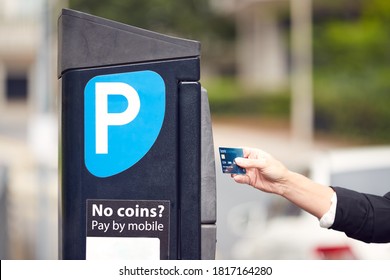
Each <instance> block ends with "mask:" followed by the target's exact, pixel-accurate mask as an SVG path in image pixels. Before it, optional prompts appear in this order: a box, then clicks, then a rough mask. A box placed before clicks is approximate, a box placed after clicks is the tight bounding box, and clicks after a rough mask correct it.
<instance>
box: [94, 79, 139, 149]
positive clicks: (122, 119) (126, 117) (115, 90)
mask: <svg viewBox="0 0 390 280" xmlns="http://www.w3.org/2000/svg"><path fill="white" fill-rule="evenodd" d="M95 90H96V92H95V93H96V94H95V104H96V111H95V113H96V116H95V118H96V119H95V120H96V137H95V139H96V154H108V127H109V126H119V125H125V124H128V123H130V122H132V121H133V120H134V119H135V118H136V117H137V115H138V112H139V110H140V107H141V103H140V99H139V96H138V93H137V91H136V90H135V89H134V88H133V87H132V86H130V85H128V84H126V83H122V82H96V84H95ZM110 95H120V96H122V97H124V98H126V100H127V108H126V109H125V110H124V111H123V112H119V113H118V112H109V102H108V100H109V96H110Z"/></svg>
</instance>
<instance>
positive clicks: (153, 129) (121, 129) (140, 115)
mask: <svg viewBox="0 0 390 280" xmlns="http://www.w3.org/2000/svg"><path fill="white" fill-rule="evenodd" d="M164 115H165V84H164V81H163V79H162V77H161V76H160V75H159V74H157V73H156V72H153V71H139V72H129V73H121V74H111V75H103V76H96V77H94V78H92V79H91V80H89V82H88V83H87V85H86V87H85V90H84V137H85V138H84V150H85V165H86V167H87V169H88V170H89V172H91V173H92V174H93V175H95V176H97V177H109V176H113V175H115V174H118V173H120V172H122V171H124V170H126V169H128V168H130V167H131V166H133V165H134V164H135V163H137V162H138V161H139V160H140V159H141V158H142V157H143V156H144V155H146V153H147V152H148V151H149V150H150V148H151V147H152V146H153V144H154V142H155V141H156V139H157V137H158V135H159V133H160V130H161V127H162V124H163V120H164Z"/></svg>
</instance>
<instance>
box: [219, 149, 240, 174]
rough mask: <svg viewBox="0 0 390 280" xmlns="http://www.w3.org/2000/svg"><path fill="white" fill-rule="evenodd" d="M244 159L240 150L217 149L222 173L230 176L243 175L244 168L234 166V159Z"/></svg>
mask: <svg viewBox="0 0 390 280" xmlns="http://www.w3.org/2000/svg"><path fill="white" fill-rule="evenodd" d="M237 157H244V152H243V151H242V149H241V148H227V147H219V158H220V159H221V166H222V172H223V173H231V174H245V173H246V171H245V169H244V168H241V167H239V166H238V165H237V164H236V161H235V158H237Z"/></svg>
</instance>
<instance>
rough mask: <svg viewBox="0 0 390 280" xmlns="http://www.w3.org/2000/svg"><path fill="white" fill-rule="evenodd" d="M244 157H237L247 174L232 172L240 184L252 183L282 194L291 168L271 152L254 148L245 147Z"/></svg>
mask: <svg viewBox="0 0 390 280" xmlns="http://www.w3.org/2000/svg"><path fill="white" fill-rule="evenodd" d="M243 152H244V158H236V160H235V161H236V163H237V165H238V166H240V167H243V168H245V169H246V174H232V178H233V179H234V180H235V181H236V182H237V183H240V184H248V185H251V186H253V187H255V188H257V189H259V190H261V191H264V192H268V193H276V194H282V193H283V187H284V185H285V183H286V180H287V176H288V174H289V172H290V171H289V170H288V169H287V168H286V167H285V166H284V165H283V164H282V163H281V162H280V161H278V160H276V159H275V158H273V157H272V156H271V155H270V154H268V153H266V152H264V151H262V150H260V149H253V148H243Z"/></svg>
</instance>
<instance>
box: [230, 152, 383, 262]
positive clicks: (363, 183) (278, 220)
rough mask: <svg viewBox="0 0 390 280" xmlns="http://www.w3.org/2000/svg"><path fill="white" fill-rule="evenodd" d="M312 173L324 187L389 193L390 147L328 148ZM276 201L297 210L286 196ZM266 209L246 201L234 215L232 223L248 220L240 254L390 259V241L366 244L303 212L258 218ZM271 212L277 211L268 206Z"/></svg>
mask: <svg viewBox="0 0 390 280" xmlns="http://www.w3.org/2000/svg"><path fill="white" fill-rule="evenodd" d="M309 177H310V178H312V179H313V180H314V181H316V182H319V183H322V184H325V185H332V186H342V187H346V188H350V189H353V190H356V191H359V192H365V193H371V194H377V195H384V194H385V193H387V192H389V191H390V146H389V147H367V148H351V149H343V150H333V151H329V152H326V153H324V154H321V155H319V156H318V157H315V159H314V161H313V164H312V165H311V167H310V172H309ZM275 201H276V202H274V204H276V205H279V206H278V207H276V208H279V209H280V208H282V209H283V208H284V209H288V208H292V204H291V203H290V202H288V201H286V200H284V199H280V198H279V197H277V199H275ZM274 208H275V207H274ZM270 209H271V210H270ZM236 210H237V209H236ZM261 211H265V210H264V209H259V206H258V205H254V204H253V205H249V204H247V205H242V206H241V209H238V210H237V211H236V213H235V214H233V216H232V220H233V221H234V220H236V221H241V225H240V224H239V223H236V225H235V226H236V227H239V226H243V224H245V227H244V228H245V229H246V230H245V231H242V239H241V241H239V242H238V243H237V244H236V246H235V250H234V252H235V258H237V259H390V244H367V243H364V242H361V241H358V240H354V239H351V238H348V237H347V236H346V235H345V234H344V233H342V232H337V231H334V230H329V229H323V228H321V227H320V226H319V222H318V219H317V218H315V217H313V216H311V215H310V214H308V213H306V212H304V211H302V210H298V211H280V210H279V213H280V214H279V215H277V216H275V215H274V217H272V218H270V219H264V215H263V216H261V215H260V216H261V217H262V218H260V219H259V218H258V217H259V213H260V212H261ZM267 211H268V212H270V211H271V212H275V211H272V208H269V207H268V209H267ZM276 213H277V211H276ZM234 216H235V217H234ZM238 216H240V217H241V219H239V218H237V217H238ZM243 221H244V222H243Z"/></svg>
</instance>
